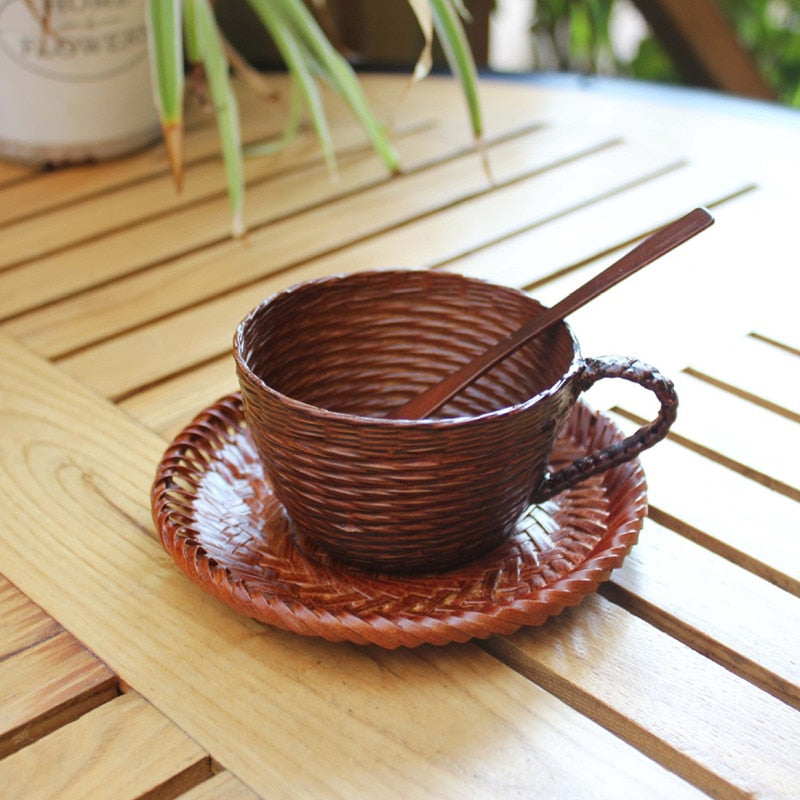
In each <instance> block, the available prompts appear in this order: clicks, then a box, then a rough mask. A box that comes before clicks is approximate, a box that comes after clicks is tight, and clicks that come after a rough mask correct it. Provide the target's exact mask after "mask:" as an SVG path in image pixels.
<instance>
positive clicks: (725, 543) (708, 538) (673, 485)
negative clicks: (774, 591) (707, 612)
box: [614, 415, 800, 597]
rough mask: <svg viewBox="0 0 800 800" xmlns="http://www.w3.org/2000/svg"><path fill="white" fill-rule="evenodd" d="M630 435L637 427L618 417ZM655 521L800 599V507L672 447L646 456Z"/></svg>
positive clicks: (710, 461) (662, 445)
mask: <svg viewBox="0 0 800 800" xmlns="http://www.w3.org/2000/svg"><path fill="white" fill-rule="evenodd" d="M614 419H615V420H616V422H617V423H618V424H619V425H620V426H621V427H622V429H623V430H624V431H625V432H626V433H633V431H634V429H635V428H636V427H637V426H636V425H635V424H633V423H632V422H630V420H626V419H624V418H623V417H620V416H619V415H614ZM641 461H642V464H643V465H644V469H645V473H646V474H647V477H648V487H649V489H648V500H649V503H650V509H651V510H650V515H651V516H652V517H653V519H655V520H657V521H658V522H660V523H661V524H663V525H665V526H667V527H669V528H670V529H672V530H675V531H676V532H678V533H680V534H681V535H682V536H685V537H686V538H689V539H692V540H693V541H696V542H697V543H698V544H700V545H702V546H703V547H704V548H705V549H706V550H710V551H712V552H716V553H719V554H721V555H722V556H723V557H724V558H726V559H727V560H729V561H731V562H733V563H734V564H737V565H739V566H741V567H743V568H744V569H747V570H748V571H749V572H752V573H754V574H756V575H758V576H759V577H761V578H763V579H765V580H767V581H769V582H770V583H773V584H775V585H776V586H779V587H780V588H782V589H784V590H785V591H788V592H791V593H792V594H794V595H795V596H798V597H800V541H798V539H797V537H796V536H792V535H791V534H790V533H789V532H790V531H795V530H800V504H798V503H797V502H796V501H795V500H792V499H791V498H788V497H786V496H785V495H783V494H780V493H778V492H775V491H771V490H769V489H765V487H764V486H763V485H762V484H761V483H759V482H756V481H754V480H752V479H750V478H748V477H747V476H746V475H743V474H742V473H741V472H739V471H736V470H733V469H730V468H728V467H726V466H724V465H722V464H720V463H719V461H718V460H715V458H714V457H713V454H712V456H711V457H706V456H704V455H701V454H697V453H695V452H693V451H692V450H690V449H689V448H686V447H683V446H682V445H680V444H677V443H675V442H674V441H670V440H667V441H665V442H661V443H660V444H659V445H658V446H657V447H654V448H653V449H652V450H648V451H647V452H645V453H643V454H642V455H641Z"/></svg>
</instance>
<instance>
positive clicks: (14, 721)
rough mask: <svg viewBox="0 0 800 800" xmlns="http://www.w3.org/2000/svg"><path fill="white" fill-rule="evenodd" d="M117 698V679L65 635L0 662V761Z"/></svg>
mask: <svg viewBox="0 0 800 800" xmlns="http://www.w3.org/2000/svg"><path fill="white" fill-rule="evenodd" d="M116 694H117V681H116V677H115V676H114V674H113V673H112V672H111V671H110V670H109V669H108V668H107V667H106V666H105V665H104V664H102V663H101V662H100V661H99V660H98V659H97V658H95V657H94V656H93V655H92V654H91V653H89V652H88V651H87V650H86V648H85V647H83V646H82V645H81V644H80V643H79V642H77V641H76V640H75V639H74V638H73V637H72V636H70V634H68V633H67V632H66V631H61V632H60V633H57V634H55V635H53V636H51V637H50V638H48V639H44V640H43V641H41V642H39V643H38V644H35V645H33V646H31V647H28V648H26V649H25V650H22V651H19V652H17V653H14V654H13V655H11V656H9V657H7V658H5V659H3V660H0V758H2V757H4V756H6V755H7V754H8V753H12V752H14V751H16V750H19V749H20V748H21V747H24V746H25V745H27V744H28V743H29V742H32V741H34V740H36V739H38V738H39V737H41V736H43V735H44V734H45V733H48V732H49V731H52V730H55V729H56V728H58V727H60V726H62V725H64V724H65V723H66V722H69V721H70V720H73V719H76V718H77V717H79V716H81V714H83V713H85V712H86V711H87V710H89V709H91V708H95V707H96V706H99V705H101V704H102V703H105V702H106V701H108V700H110V699H111V698H112V697H114V696H115V695H116ZM0 763H1V762H0ZM0 785H3V781H2V780H0ZM9 796H10V797H13V796H14V795H9ZM17 796H19V797H22V796H23V795H17Z"/></svg>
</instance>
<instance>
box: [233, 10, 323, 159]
mask: <svg viewBox="0 0 800 800" xmlns="http://www.w3.org/2000/svg"><path fill="white" fill-rule="evenodd" d="M249 2H250V5H251V7H252V8H253V10H254V11H255V12H256V14H257V15H258V17H259V19H260V20H261V22H262V23H263V24H264V27H265V28H266V29H267V30H268V31H269V33H270V35H271V36H272V39H273V41H274V42H275V46H276V47H277V48H278V51H279V52H280V54H281V57H282V58H283V60H284V61H285V62H286V66H287V67H288V68H289V70H290V72H291V75H292V79H293V81H294V86H295V87H296V88H297V89H299V91H300V93H301V94H302V96H303V98H304V99H305V102H306V105H307V106H308V110H309V113H310V114H311V121H312V122H313V124H314V128H315V130H316V132H317V137H318V138H319V141H320V146H321V148H322V153H323V156H324V158H325V161H326V163H327V164H328V169H329V170H330V171H331V173H334V174H335V171H336V159H335V155H334V148H333V141H332V139H331V135H330V130H329V128H328V122H327V118H326V116H325V107H324V105H323V103H322V97H321V96H320V93H319V89H318V87H317V84H316V82H315V80H314V75H313V74H312V65H313V59H312V58H310V54H309V53H308V50H307V48H306V47H305V46H304V43H303V42H302V40H301V39H300V38H299V36H298V35H297V33H296V31H295V30H294V27H293V25H292V20H290V19H287V17H286V15H285V13H284V10H283V9H282V8H281V7H280V4H278V3H276V2H275V1H274V0H249Z"/></svg>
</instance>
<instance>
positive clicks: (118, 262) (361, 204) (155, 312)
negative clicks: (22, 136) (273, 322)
mask: <svg viewBox="0 0 800 800" xmlns="http://www.w3.org/2000/svg"><path fill="white" fill-rule="evenodd" d="M435 134H436V132H435V131H433V132H431V131H428V132H425V144H424V149H425V150H426V152H427V155H428V156H429V157H430V156H431V155H432V154H433V153H436V152H439V153H440V152H441V147H442V146H441V144H440V140H439V137H438V136H436V135H435ZM603 144H604V142H602V141H601V142H598V141H597V140H596V139H595V138H594V137H593V136H591V135H587V134H586V133H577V134H573V133H570V132H564V131H549V130H547V131H538V132H534V133H531V134H528V135H523V136H520V137H518V138H513V139H511V140H509V141H502V142H500V143H498V144H497V146H496V147H494V148H492V149H491V155H492V160H493V165H494V166H493V171H494V173H495V180H497V181H498V182H503V183H511V182H514V181H517V180H519V179H520V178H521V177H524V176H526V175H527V176H530V175H531V174H533V173H535V172H536V171H537V170H540V169H545V168H548V167H549V166H551V165H553V164H559V163H560V162H561V161H563V160H565V159H576V160H578V159H580V156H581V155H583V154H585V153H587V152H588V153H591V152H593V151H594V150H595V148H597V147H602V146H603ZM635 158H636V156H635V155H633V154H632V155H631V159H632V160H633V159H635ZM638 163H639V164H641V163H642V162H641V161H640V162H638ZM635 168H636V162H634V163H632V164H631V167H630V168H629V169H628V170H627V171H626V174H628V175H630V173H631V170H634V169H635ZM573 169H574V167H573ZM382 175H383V171H382V169H381V167H380V165H377V164H376V163H375V162H374V160H372V159H365V158H363V157H362V158H358V159H355V158H354V159H348V160H344V161H343V163H342V168H341V170H340V179H339V180H338V181H337V182H332V181H331V180H330V178H329V176H328V175H327V174H326V173H325V172H324V169H323V168H322V167H319V168H315V169H313V170H310V171H306V172H304V171H297V172H289V173H286V174H285V175H281V176H278V177H276V178H275V179H274V180H272V181H270V182H269V183H267V184H264V185H263V186H260V187H255V188H254V189H253V190H252V191H251V192H250V197H251V200H250V202H252V203H253V204H254V205H260V206H261V208H262V210H263V211H262V216H264V217H265V218H267V217H268V218H271V219H275V221H274V222H273V224H271V225H269V226H268V227H266V228H264V229H263V230H258V231H252V232H251V233H250V235H249V237H248V240H247V242H246V243H244V244H242V243H240V242H232V241H229V240H226V241H223V242H222V243H220V244H218V245H217V246H216V247H213V248H210V249H206V250H202V251H201V252H197V253H191V254H190V255H187V256H186V257H184V258H175V259H174V260H173V261H172V262H171V263H169V264H162V265H161V266H160V267H159V268H158V270H149V271H146V272H143V273H139V274H134V275H132V276H131V277H129V278H128V279H124V275H125V273H126V272H128V271H130V270H133V269H135V267H136V265H138V264H142V263H145V264H146V263H148V262H149V261H151V260H155V261H158V260H160V259H162V258H164V257H165V256H167V255H172V256H178V255H180V253H181V251H182V249H186V250H190V251H191V250H194V249H196V246H197V244H198V242H202V241H207V240H206V239H204V238H203V237H206V236H208V235H209V232H210V231H212V230H214V228H215V223H213V222H212V219H211V217H212V215H215V216H216V217H217V218H218V219H219V220H220V221H225V219H226V215H225V214H222V213H219V211H218V210H217V211H213V210H212V209H210V208H205V207H204V208H195V209H191V210H189V211H188V212H187V214H186V215H181V216H180V217H179V218H172V217H171V218H159V219H154V220H152V221H151V222H150V223H147V224H146V225H144V226H139V227H137V228H136V229H131V230H128V231H124V232H122V233H121V234H120V235H118V236H114V237H113V238H111V239H108V240H107V239H103V240H101V241H97V242H92V243H90V244H88V245H87V246H85V247H81V248H77V249H74V250H71V251H70V252H68V253H65V254H63V255H62V256H60V257H58V258H54V259H51V260H44V261H40V262H38V263H36V264H34V265H31V266H30V267H26V268H25V269H24V270H23V269H19V270H14V271H11V272H7V273H6V274H5V275H0V290H3V289H4V290H5V291H7V292H8V293H9V294H8V296H7V298H6V300H5V310H6V312H7V313H16V311H19V310H20V309H23V308H25V307H26V305H27V306H36V305H38V304H41V303H43V302H44V301H46V300H47V299H48V297H49V298H51V299H52V298H54V297H58V296H59V295H60V294H64V293H67V294H69V293H70V292H73V291H78V290H84V293H83V294H81V295H80V296H77V297H75V298H74V299H70V300H67V301H66V302H62V303H60V304H57V305H55V306H52V307H48V308H44V309H43V310H42V311H41V312H40V313H38V314H37V313H33V314H29V315H27V316H26V317H24V318H22V319H20V320H17V321H12V322H11V323H10V324H9V326H8V328H7V329H8V331H9V332H10V333H11V334H12V335H14V336H17V337H20V338H24V339H25V340H26V341H29V342H30V343H31V345H32V346H34V347H37V349H39V350H40V351H41V352H46V353H47V354H48V355H53V354H54V353H56V352H65V350H68V349H69V348H74V347H77V346H80V345H82V344H85V343H86V342H87V339H88V341H91V339H89V338H88V337H89V336H90V335H92V336H94V337H95V338H97V337H102V336H108V335H110V334H112V333H114V332H115V331H118V330H124V326H125V325H128V326H131V325H135V324H139V323H141V322H142V321H144V320H146V319H148V318H157V317H158V316H159V315H161V314H165V313H169V312H170V311H174V310H175V309H178V308H180V307H181V306H183V305H188V304H191V303H195V302H198V301H200V300H202V299H204V298H205V297H206V296H208V295H214V294H218V293H221V292H225V291H229V290H231V289H232V288H235V287H236V286H241V285H243V284H246V283H247V282H249V281H253V280H255V279H257V278H258V277H259V276H262V275H267V274H269V273H270V272H273V271H277V270H280V269H285V268H286V267H287V266H289V265H291V264H293V263H297V262H298V261H300V260H303V259H307V258H313V257H315V256H317V255H319V254H320V253H324V252H326V251H330V250H334V249H336V248H340V247H343V246H345V245H347V244H348V243H350V242H352V241H356V240H358V239H360V238H362V237H364V236H369V235H374V234H375V233H376V232H378V231H380V230H382V229H385V228H387V227H390V226H393V225H397V224H398V223H402V222H408V221H409V220H411V219H413V218H415V217H420V216H422V215H425V214H429V213H431V212H434V211H436V210H439V209H442V208H447V207H448V206H450V205H452V204H454V203H457V202H459V201H463V200H464V198H466V197H469V196H470V195H473V194H479V193H481V192H485V191H486V190H487V189H488V188H489V183H488V181H487V178H486V175H485V173H484V172H483V169H482V167H481V162H480V158H479V157H478V156H477V155H476V154H474V153H471V154H467V155H464V156H462V157H460V158H455V159H452V160H449V159H448V160H445V161H443V162H442V163H439V164H436V165H434V166H431V167H429V168H427V169H421V170H420V171H418V172H415V173H413V174H408V175H405V176H403V177H400V178H396V179H394V180H392V181H388V180H384V179H383V178H382ZM566 177H569V176H568V175H567V176H566ZM624 179H625V178H624V175H623V176H621V177H620V180H624ZM551 180H552V179H551ZM358 190H361V191H360V192H359V191H358ZM572 191H573V193H575V192H580V190H579V189H573V190H572ZM562 194H564V192H563V191H562ZM337 198H338V199H339V200H338V202H337V203H336V204H335V205H330V204H329V202H328V201H334V200H336V199H337ZM554 202H558V197H556V198H554ZM304 208H306V209H309V210H306V211H302V210H303V209H304ZM365 210H367V211H368V212H369V213H365ZM298 212H302V213H298ZM344 220H346V224H343V221H344ZM225 224H227V223H225ZM216 227H217V228H218V227H219V223H216ZM309 230H313V231H315V235H314V236H306V235H304V236H303V238H302V239H301V240H298V231H300V232H303V234H305V232H306V231H309ZM198 232H202V234H201V235H200V236H198ZM214 238H220V237H219V236H216V235H215V237H214ZM87 263H92V264H95V265H96V267H95V269H94V270H92V271H87V270H86V264H87ZM223 264H225V265H226V266H225V267H223V266H222V265H223ZM29 270H33V271H34V272H33V274H32V275H29V274H28V272H29ZM33 276H39V277H38V280H37V281H36V282H31V277H33ZM111 278H116V279H117V280H116V282H115V283H113V284H111V285H109V286H105V285H103V286H100V287H99V288H97V289H95V290H94V291H85V290H86V289H89V288H90V287H91V286H92V285H94V284H95V283H97V282H100V283H103V281H105V280H109V279H111ZM38 281H44V282H45V283H47V284H49V287H44V286H42V285H41V284H40V283H39V282H38ZM25 286H27V287H28V288H27V289H25V288H24V287H25ZM12 293H13V298H12ZM132 295H135V296H137V297H138V298H140V302H139V303H137V304H136V305H135V306H132V304H130V302H129V300H130V297H131V296H132ZM0 302H2V301H0ZM133 309H137V311H136V312H134V311H133ZM0 313H1V312H0ZM133 313H136V314H137V316H135V317H134V316H132V314H133ZM56 324H57V325H59V326H60V328H61V334H60V335H59V334H55V335H54V337H53V338H54V339H56V340H57V339H58V338H60V336H63V335H64V332H65V330H69V331H70V332H72V333H71V338H70V339H69V340H68V341H67V342H64V343H62V344H60V345H56V344H50V345H49V346H48V342H47V340H46V339H45V341H43V342H42V341H39V342H37V343H34V341H33V340H32V339H29V338H28V337H27V336H26V331H27V333H28V334H30V333H32V332H41V331H42V330H45V331H49V330H51V329H52V330H55V325H56ZM55 348H59V349H55Z"/></svg>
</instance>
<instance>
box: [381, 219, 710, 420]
mask: <svg viewBox="0 0 800 800" xmlns="http://www.w3.org/2000/svg"><path fill="white" fill-rule="evenodd" d="M713 222H714V218H713V217H712V216H711V214H709V213H708V211H706V210H705V209H704V208H696V209H695V210H694V211H691V212H689V213H688V214H687V215H686V216H684V217H681V218H680V219H678V220H676V221H675V222H672V223H670V224H669V225H667V226H666V227H664V228H662V229H661V230H659V231H657V232H656V233H654V234H653V235H652V236H649V237H648V238H647V239H645V240H644V241H643V242H640V243H639V244H638V245H637V246H636V247H634V248H633V250H631V251H629V252H628V253H626V254H625V255H624V256H623V257H622V258H620V259H619V260H618V261H615V262H614V263H613V264H612V265H611V266H610V267H607V268H606V269H604V270H603V271H602V272H601V273H600V274H599V275H595V277H594V278H592V279H591V280H589V281H587V282H586V283H584V284H583V285H582V286H580V287H579V288H578V289H576V290H575V291H574V292H572V293H571V294H569V295H567V296H566V297H565V298H564V299H563V300H561V301H560V302H559V303H557V304H556V305H554V306H553V307H552V308H549V309H547V310H546V311H543V312H542V313H541V314H539V315H538V316H537V317H536V318H535V319H533V320H531V321H530V322H528V323H527V324H525V325H523V326H522V327H521V328H518V329H517V330H516V331H515V332H514V333H512V334H510V335H509V336H507V337H506V338H505V339H501V340H500V341H499V342H498V343H497V344H495V345H493V346H492V347H490V348H489V349H488V350H485V351H484V352H483V353H481V355H479V356H478V357H477V358H474V359H473V360H472V361H470V362H469V363H467V364H465V365H464V366H463V367H461V368H460V369H458V370H456V371H455V372H453V373H451V374H450V375H448V376H447V377H446V378H444V379H443V380H441V381H440V382H439V383H436V384H434V385H433V386H431V387H430V388H428V389H426V390H425V391H424V392H422V393H421V394H418V395H417V396H416V397H414V398H412V399H411V400H409V401H408V402H407V403H404V404H403V405H401V406H398V407H397V408H396V409H394V410H393V411H391V412H389V413H388V414H387V415H386V416H387V417H388V418H390V419H423V418H424V417H427V416H428V415H429V414H432V413H433V412H434V411H436V410H437V409H438V408H440V407H441V406H443V405H444V404H445V403H446V402H447V401H448V400H450V398H452V397H453V396H454V395H456V394H458V393H459V392H460V391H461V390H462V389H463V388H464V387H465V386H468V385H469V384H470V383H472V381H474V380H476V379H477V378H479V377H480V376H481V375H483V374H484V373H486V372H487V371H488V370H490V369H491V368H492V367H494V366H495V365H496V364H498V363H499V362H500V361H502V360H503V359H504V358H505V357H506V356H508V355H510V354H511V353H513V352H514V351H515V350H516V349H517V348H518V347H521V346H522V345H523V344H525V343H526V342H528V341H529V340H531V339H532V338H533V337H534V336H537V335H538V334H540V333H542V332H543V331H545V330H547V329H548V328H549V327H550V326H552V325H555V324H556V323H557V322H560V321H561V320H563V319H564V317H566V316H567V315H568V314H571V313H572V312H573V311H576V310H577V309H579V308H580V307H581V306H583V305H585V304H586V303H588V302H589V301H590V300H594V298H595V297H597V296H598V295H600V294H602V293H603V292H605V291H606V290H607V289H610V288H611V287H612V286H615V285H616V284H618V283H620V282H621V281H623V280H625V278H627V277H628V276H629V275H633V273H634V272H637V271H638V270H640V269H642V267H645V266H647V265H648V264H650V263H652V262H653V261H655V260H656V259H657V258H660V257H661V256H663V255H665V254H666V253H668V252H669V251H670V250H673V249H675V248H676V247H677V246H678V245H680V244H683V243H684V242H685V241H687V240H688V239H691V238H692V236H695V235H696V234H698V233H700V231H702V230H704V229H705V228H707V227H708V226H709V225H711V224H712V223H713Z"/></svg>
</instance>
